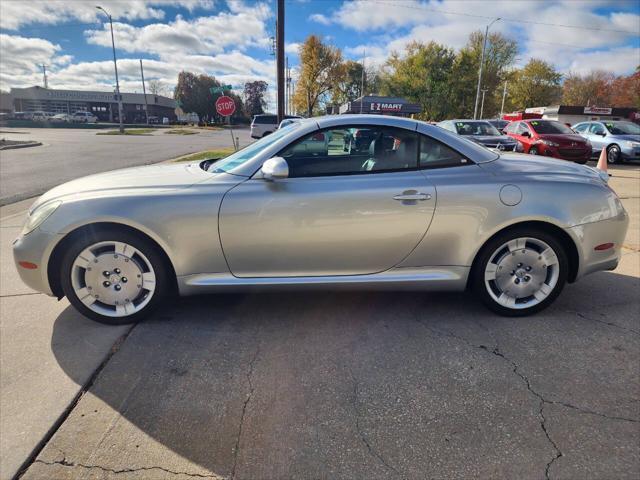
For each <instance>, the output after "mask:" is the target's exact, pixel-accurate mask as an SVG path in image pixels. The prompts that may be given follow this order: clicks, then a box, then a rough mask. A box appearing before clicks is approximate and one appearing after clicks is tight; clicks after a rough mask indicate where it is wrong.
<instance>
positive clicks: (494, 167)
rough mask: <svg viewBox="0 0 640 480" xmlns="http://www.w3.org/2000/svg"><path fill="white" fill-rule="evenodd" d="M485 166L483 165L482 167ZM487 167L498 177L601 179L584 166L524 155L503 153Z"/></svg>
mask: <svg viewBox="0 0 640 480" xmlns="http://www.w3.org/2000/svg"><path fill="white" fill-rule="evenodd" d="M484 165H485V164H482V166H484ZM486 165H487V166H490V167H491V171H492V172H493V173H494V174H498V175H503V174H504V175H545V176H546V175H556V176H557V175H561V176H565V177H566V176H568V177H571V178H577V177H580V178H585V179H599V178H600V177H599V175H598V172H597V171H596V170H595V169H593V168H590V167H587V166H584V165H578V164H577V163H573V162H568V161H566V160H556V159H553V158H548V157H540V156H532V155H526V154H523V153H510V152H509V153H501V154H500V158H498V159H497V160H496V161H494V162H490V163H487V164H486Z"/></svg>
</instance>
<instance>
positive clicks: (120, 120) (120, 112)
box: [96, 5, 124, 133]
mask: <svg viewBox="0 0 640 480" xmlns="http://www.w3.org/2000/svg"><path fill="white" fill-rule="evenodd" d="M96 8H97V9H98V10H100V11H101V12H103V13H104V14H105V15H106V16H107V18H108V19H109V25H110V26H111V46H112V48H113V68H114V69H115V71H116V96H117V97H118V120H119V122H120V133H124V127H123V126H122V96H121V95H120V83H119V82H118V64H117V63H116V42H115V40H114V39H113V20H112V19H111V15H109V13H108V12H107V11H106V10H105V9H104V8H102V7H101V6H100V5H96Z"/></svg>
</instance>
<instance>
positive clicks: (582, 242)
mask: <svg viewBox="0 0 640 480" xmlns="http://www.w3.org/2000/svg"><path fill="white" fill-rule="evenodd" d="M347 139H355V140H359V139H361V140H364V142H360V143H357V142H351V141H346V140H347ZM365 143H366V145H365ZM357 145H359V147H357V148H356V146H357ZM606 180H607V176H606V174H603V173H602V172H599V171H597V170H595V169H592V168H589V167H585V166H581V165H574V164H570V163H567V162H561V161H556V160H551V159H543V158H538V157H531V156H528V155H521V154H517V153H498V152H495V151H492V150H489V149H487V148H485V147H482V146H480V145H478V144H476V143H474V142H471V141H469V140H466V139H464V138H463V137H460V136H458V135H455V134H454V133H451V132H448V131H446V130H444V129H441V128H438V127H436V126H431V125H428V124H426V123H422V122H419V121H415V120H409V119H403V118H394V117H385V116H368V115H355V116H347V115H345V116H333V117H323V118H314V119H309V120H304V121H301V122H297V123H295V124H292V125H290V126H287V127H286V128H283V129H280V130H277V131H276V132H275V133H273V134H271V135H269V136H268V137H265V138H263V139H261V140H259V141H257V142H255V143H253V144H252V145H249V146H248V147H246V148H244V149H242V150H240V151H238V152H236V153H234V154H232V155H230V156H228V157H226V158H223V159H220V160H217V161H214V160H206V161H203V162H201V163H194V164H190V165H185V164H164V165H155V166H147V167H140V168H130V169H126V170H119V171H113V172H109V173H104V174H98V175H93V176H89V177H86V178H81V179H78V180H74V181H72V182H69V183H66V184H64V185H61V186H59V187H57V188H54V189H52V190H50V191H49V192H47V193H45V194H44V195H43V196H42V197H40V199H38V201H36V202H35V204H34V205H33V206H32V207H31V209H30V211H29V214H28V217H27V220H26V224H25V227H24V230H23V232H22V234H21V235H20V237H19V238H18V239H17V240H16V241H15V243H14V245H13V252H14V256H15V261H16V265H17V268H18V270H19V272H20V275H21V277H22V279H23V280H24V282H25V283H26V284H27V285H29V286H30V287H32V288H34V289H36V290H38V291H41V292H44V293H47V294H49V295H53V296H56V297H58V298H62V297H64V296H66V297H67V298H68V299H69V301H70V302H71V303H72V304H73V305H74V306H75V307H76V308H77V309H78V310H79V311H80V312H82V313H83V314H84V315H86V316H88V317H90V318H93V319H95V320H98V321H101V322H105V323H112V324H116V323H126V322H133V321H136V320H139V319H140V318H142V317H143V316H145V315H147V314H148V313H150V312H151V311H153V309H155V308H157V307H158V306H159V305H160V304H161V303H162V302H163V301H164V300H166V299H167V298H168V297H169V296H170V295H172V294H174V293H176V292H177V293H179V294H182V295H191V294H196V293H206V292H220V291H229V290H238V289H247V288H248V289H265V288H274V287H280V288H294V287H319V288H328V287H330V288H355V287H358V288H386V289H400V288H411V289H415V290H423V291H431V290H465V289H469V290H472V291H474V292H475V293H476V294H477V295H478V296H479V298H480V299H481V300H482V301H483V302H484V303H485V304H486V305H487V306H488V307H489V308H490V309H492V310H493V311H495V312H497V313H499V314H502V315H511V316H517V315H526V314H530V313H534V312H538V311H540V310H542V309H543V308H545V307H546V306H548V305H549V304H550V303H551V302H553V301H554V299H555V298H556V297H557V296H558V295H559V294H560V291H561V290H562V288H563V287H564V285H565V283H566V282H574V281H575V280H576V279H578V278H580V277H582V276H583V275H586V274H588V273H591V272H595V271H598V270H611V269H614V268H616V266H617V264H618V260H619V257H620V249H621V246H622V242H623V240H624V237H625V233H626V231H627V226H628V221H629V220H628V216H627V213H626V212H625V210H624V208H623V207H622V204H621V202H620V200H619V199H618V197H617V196H616V194H615V193H614V192H613V190H611V188H609V186H608V185H607V183H606Z"/></svg>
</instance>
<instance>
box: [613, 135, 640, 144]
mask: <svg viewBox="0 0 640 480" xmlns="http://www.w3.org/2000/svg"><path fill="white" fill-rule="evenodd" d="M609 138H611V139H615V140H631V141H633V142H640V135H633V134H631V133H630V134H628V135H610V136H609Z"/></svg>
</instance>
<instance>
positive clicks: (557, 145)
mask: <svg viewBox="0 0 640 480" xmlns="http://www.w3.org/2000/svg"><path fill="white" fill-rule="evenodd" d="M540 142H542V143H544V144H545V145H548V146H549V147H559V146H560V144H559V143H556V142H552V141H551V140H540Z"/></svg>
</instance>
